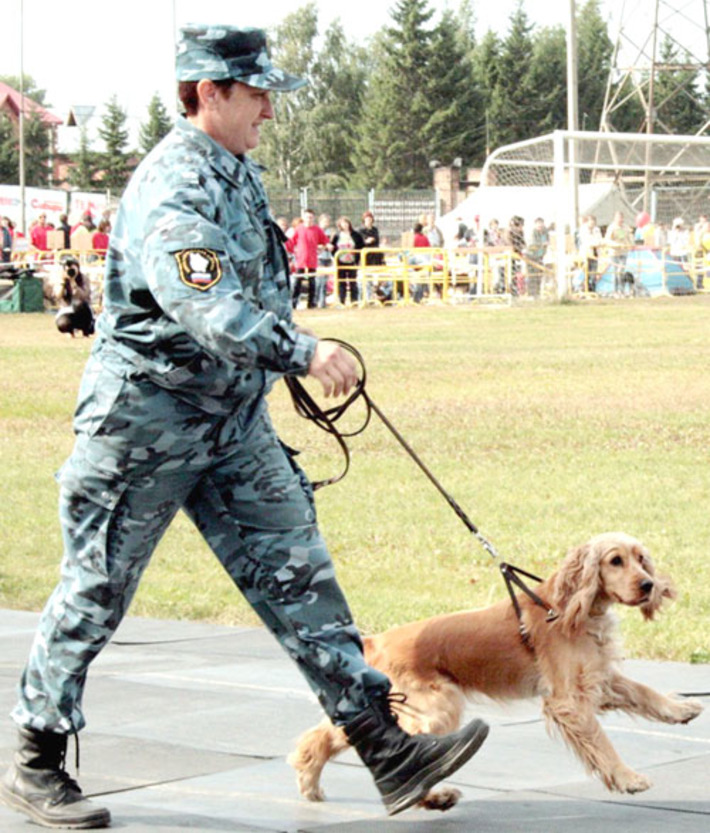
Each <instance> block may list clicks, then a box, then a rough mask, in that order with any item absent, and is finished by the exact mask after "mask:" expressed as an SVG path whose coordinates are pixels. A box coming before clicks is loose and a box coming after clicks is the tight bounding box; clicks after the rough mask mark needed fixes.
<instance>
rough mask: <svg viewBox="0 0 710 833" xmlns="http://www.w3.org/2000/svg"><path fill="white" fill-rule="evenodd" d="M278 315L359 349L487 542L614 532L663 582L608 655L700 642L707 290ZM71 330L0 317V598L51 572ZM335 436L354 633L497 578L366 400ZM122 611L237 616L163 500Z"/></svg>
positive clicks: (317, 451)
mask: <svg viewBox="0 0 710 833" xmlns="http://www.w3.org/2000/svg"><path fill="white" fill-rule="evenodd" d="M299 322H300V323H302V324H305V325H307V326H310V327H312V328H313V329H315V330H316V331H317V332H318V333H319V334H320V335H323V336H333V337H337V338H342V339H345V340H347V341H350V342H351V343H353V344H354V345H355V346H356V347H357V348H358V349H359V350H360V351H361V352H362V354H363V356H364V357H365V360H366V362H367V370H368V391H369V394H370V396H371V397H372V399H373V400H374V401H375V402H376V403H377V404H378V405H379V407H380V408H381V409H382V410H383V411H384V412H385V414H386V415H387V416H388V417H389V418H390V419H391V421H392V422H393V423H394V424H395V425H396V426H397V428H398V429H399V430H400V431H401V432H402V434H403V435H404V436H405V437H406V438H407V440H408V441H409V443H410V444H411V445H412V446H413V447H414V448H415V449H416V450H417V451H418V453H419V454H420V456H421V457H422V458H423V459H424V461H425V462H426V464H427V465H428V466H429V468H430V469H431V470H432V471H433V472H434V473H435V475H436V476H437V477H438V479H439V480H440V481H441V482H442V484H443V485H444V487H445V488H446V489H447V490H448V491H449V492H450V493H451V494H452V496H453V497H454V498H455V499H456V500H457V501H458V503H459V504H460V505H461V506H462V508H463V509H464V510H465V511H466V512H467V514H468V515H469V516H470V517H471V519H472V520H473V521H474V522H475V523H476V524H477V525H478V526H479V527H480V529H481V531H482V532H483V534H484V535H486V536H487V537H488V538H490V539H491V540H492V542H493V543H494V544H495V546H496V547H497V549H498V550H499V552H500V553H501V555H502V556H503V557H504V558H505V559H506V560H508V561H510V562H512V563H514V564H517V565H518V566H520V567H522V568H524V569H527V570H529V571H531V572H535V573H537V574H538V575H548V574H549V573H550V572H552V571H553V570H554V569H555V566H556V564H557V563H558V562H559V561H560V559H561V558H562V557H563V555H564V553H565V551H566V550H567V549H568V548H569V547H571V546H575V545H577V544H580V543H582V542H583V541H585V540H586V539H587V538H589V537H591V536H592V535H594V534H597V533H599V532H603V531H606V530H613V529H621V530H624V531H626V532H629V533H631V534H633V535H636V536H638V537H639V538H641V539H642V540H643V541H644V542H645V543H646V544H647V545H648V546H649V548H650V549H651V552H652V554H653V556H654V557H655V560H656V562H657V564H658V565H659V566H660V569H661V570H662V571H664V572H668V573H670V574H671V575H672V576H673V577H674V579H675V581H676V583H677V585H678V589H679V599H678V601H677V602H676V603H675V604H674V605H673V606H671V607H669V608H668V610H667V612H666V614H665V615H664V616H662V617H661V618H660V619H659V620H658V621H657V622H654V623H645V624H644V623H642V622H641V621H640V616H638V614H637V613H636V612H634V611H623V612H622V613H621V618H622V621H623V632H624V638H625V643H626V647H627V653H628V654H630V655H633V656H637V657H648V658H663V659H676V660H686V661H687V660H691V659H694V660H699V661H710V629H709V628H708V624H707V623H708V615H709V614H710V564H709V560H708V557H707V556H708V552H709V551H710V546H709V544H710V525H709V524H708V521H707V517H708V499H709V490H708V485H709V484H708V480H709V476H708V454H709V452H708V449H710V373H708V367H710V341H709V338H708V334H709V333H710V299H708V298H705V297H702V298H674V299H655V300H638V299H637V300H633V301H609V302H579V303H569V304H549V305H540V306H533V305H530V304H521V305H519V306H512V307H496V308H492V307H485V306H480V307H479V306H466V307H456V308H453V307H447V308H442V307H439V308H436V307H426V308H425V307H415V308H407V309H365V310H353V311H338V310H317V311H311V312H305V311H304V312H299ZM90 345H91V342H90V341H89V340H84V339H75V340H71V339H69V338H67V337H62V336H60V335H59V334H58V333H57V332H56V330H55V328H54V325H53V320H52V317H51V316H50V315H42V314H39V315H3V316H1V317H0V382H1V387H0V420H1V429H2V430H1V432H0V444H1V446H0V447H1V448H2V479H1V481H0V490H1V492H2V504H1V505H2V524H1V525H0V606H4V607H16V608H24V609H38V608H39V607H41V605H42V604H43V602H44V600H45V598H46V597H47V595H48V593H49V591H50V590H51V588H52V586H53V584H54V582H55V580H56V576H57V568H58V562H59V557H60V554H61V543H60V534H59V527H58V523H57V520H56V497H57V496H56V486H55V484H54V480H53V473H54V471H55V470H56V469H57V468H58V467H59V465H61V463H62V461H63V459H64V458H65V457H66V455H67V454H68V453H69V451H70V449H71V443H72V434H71V413H72V410H73V406H74V399H75V396H76V390H77V386H78V382H79V377H80V374H81V370H82V367H83V364H84V361H85V359H86V355H87V353H88V350H89V348H90ZM281 387H282V386H279V388H281ZM355 410H359V406H356V408H355ZM272 412H273V414H274V417H275V421H276V423H277V424H278V425H279V427H280V429H281V431H282V434H283V437H284V440H285V441H286V442H287V443H288V444H289V445H293V446H296V447H298V448H301V449H302V450H303V454H302V455H301V457H300V460H301V462H302V464H303V465H304V467H305V468H306V470H307V471H308V473H309V474H310V475H311V476H312V477H313V478H314V479H317V478H321V477H325V476H329V475H331V474H334V473H335V472H336V471H338V470H339V467H340V466H341V459H340V457H339V456H338V455H339V452H338V450H337V446H336V444H335V443H334V441H333V440H332V439H331V438H329V437H327V436H326V435H325V434H322V433H321V432H319V431H317V429H315V428H313V427H312V426H311V425H309V424H307V423H305V422H304V421H303V420H302V419H300V418H299V417H297V416H296V414H295V413H294V411H293V409H292V406H291V404H290V400H288V397H287V395H286V392H285V390H281V389H279V390H277V391H275V392H274V395H273V396H272ZM347 420H348V422H349V423H350V424H353V425H354V424H355V422H356V420H355V417H354V416H353V420H350V417H348V418H347ZM350 447H351V452H352V463H351V470H350V473H349V475H348V476H347V478H346V479H345V480H344V481H342V482H341V483H339V484H337V485H335V486H332V487H330V488H328V489H325V490H323V491H321V492H319V493H318V507H319V513H320V522H321V526H322V529H323V531H324V533H325V536H326V539H327V540H328V542H329V545H330V548H331V551H332V554H333V557H334V560H335V562H336V565H337V568H338V574H339V577H340V580H341V583H342V585H343V586H344V588H345V590H346V593H347V595H348V598H349V600H350V602H351V605H352V607H353V609H354V611H355V615H356V619H357V621H358V622H359V624H360V625H361V627H362V629H363V630H364V631H368V632H369V631H373V630H379V629H381V628H383V627H386V626H388V625H392V624H395V623H398V622H403V621H405V620H408V619H412V618H419V617H423V616H429V615H431V614H433V613H436V612H441V611H446V610H455V609H460V608H465V607H480V606H482V605H485V604H488V603H489V602H491V601H493V600H496V599H499V598H503V597H504V595H505V592H506V591H505V587H504V584H503V582H502V580H501V578H500V576H499V573H498V571H497V569H496V567H495V564H494V562H493V560H492V559H491V557H490V556H489V555H488V554H487V553H486V552H485V551H484V550H483V549H482V548H481V546H480V544H479V543H478V542H477V541H476V540H475V538H473V537H472V536H471V535H470V533H469V532H468V531H467V530H466V529H465V527H464V526H463V524H462V523H461V522H460V520H459V519H458V518H457V517H456V516H455V515H454V513H453V512H452V511H451V509H450V507H449V506H448V505H447V504H446V502H445V501H444V500H443V499H442V497H441V496H440V495H439V493H438V492H437V491H436V490H435V489H434V487H433V486H432V485H431V484H430V483H429V481H428V480H427V479H426V478H425V477H424V475H423V474H422V473H421V472H420V471H419V469H418V468H417V467H416V466H415V465H414V463H413V462H412V461H411V460H410V459H409V458H408V457H407V456H406V454H405V453H404V451H403V450H402V449H401V447H400V446H399V445H398V444H397V442H396V441H395V439H394V438H393V437H392V436H391V434H389V432H387V431H386V429H385V428H384V426H383V425H382V424H381V423H380V422H379V420H377V418H376V417H373V422H372V424H371V426H370V427H369V428H368V429H367V431H366V432H365V433H364V434H361V435H359V436H357V437H355V438H353V439H352V441H351V442H350ZM131 612H132V613H133V614H138V615H147V616H157V617H177V618H189V619H205V620H210V621H216V622H223V623H253V622H254V618H253V616H252V614H251V611H250V609H249V607H248V606H247V605H246V604H245V603H244V602H243V601H242V599H241V597H240V596H239V594H238V592H237V591H236V590H235V589H234V588H233V587H232V585H231V583H230V582H229V580H228V579H227V577H226V575H225V574H223V573H222V571H221V568H220V567H219V565H218V564H217V563H216V560H215V559H213V558H212V557H211V555H210V553H209V552H208V550H207V549H206V547H205V546H204V544H203V543H202V541H201V539H200V538H199V537H198V536H197V535H196V533H195V531H194V530H193V528H192V527H191V526H190V524H189V522H188V521H187V520H186V519H185V518H183V517H180V518H179V519H178V520H177V522H176V523H175V524H174V525H173V527H172V528H171V529H170V531H169V533H168V535H167V536H166V538H165V540H164V541H163V542H162V544H161V546H160V547H159V549H158V551H157V552H156V554H155V556H154V559H153V562H152V564H151V566H150V567H149V569H148V571H147V573H146V575H145V578H144V580H143V584H142V586H141V588H140V590H139V592H138V595H137V597H136V601H135V603H134V605H133V608H132V611H131Z"/></svg>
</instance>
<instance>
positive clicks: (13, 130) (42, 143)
mask: <svg viewBox="0 0 710 833" xmlns="http://www.w3.org/2000/svg"><path fill="white" fill-rule="evenodd" d="M0 81H2V82H3V83H5V84H7V85H8V86H9V87H12V89H14V90H16V91H18V92H19V90H20V86H22V88H23V94H24V96H25V98H28V99H31V100H32V101H34V102H35V103H36V104H39V105H40V106H43V107H44V106H45V104H44V100H45V96H46V92H45V90H41V89H39V88H38V87H37V85H36V83H35V81H34V79H33V78H32V76H31V75H26V74H23V76H22V85H21V84H20V76H18V75H0ZM23 131H24V146H25V154H24V155H25V184H26V185H29V186H34V187H36V188H43V187H45V186H46V185H47V184H48V183H49V173H50V168H49V164H50V128H48V127H47V125H46V124H45V123H44V122H43V121H42V119H41V117H40V116H39V114H38V113H36V112H32V111H29V112H25V118H24V125H23ZM19 181H20V134H19V128H18V126H17V125H16V124H14V123H13V121H12V120H11V119H10V117H9V116H8V115H6V114H3V113H1V112H0V182H4V183H7V184H8V185H17V184H18V183H19Z"/></svg>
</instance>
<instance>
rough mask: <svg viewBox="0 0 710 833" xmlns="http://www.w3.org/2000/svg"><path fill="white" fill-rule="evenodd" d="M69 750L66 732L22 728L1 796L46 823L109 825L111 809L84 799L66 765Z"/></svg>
mask: <svg viewBox="0 0 710 833" xmlns="http://www.w3.org/2000/svg"><path fill="white" fill-rule="evenodd" d="M66 751H67V736H66V735H59V734H56V733H54V732H37V731H35V730H33V729H20V745H19V747H18V748H17V751H16V752H15V759H14V763H13V764H12V765H11V766H10V768H9V769H8V771H7V773H6V774H5V777H4V778H3V780H2V782H0V798H1V799H2V800H3V801H4V802H5V804H7V805H8V807H12V808H13V809H14V810H19V812H21V813H25V815H27V816H29V817H30V818H31V819H32V821H34V822H36V823H37V824H41V825H43V826H44V827H55V828H69V829H73V830H88V829H93V828H96V827H108V826H109V825H110V823H111V815H110V813H109V811H108V810H107V809H106V808H105V807H97V806H96V805H95V804H92V802H91V801H88V800H87V799H85V798H84V796H83V795H82V793H81V789H80V788H79V785H78V784H77V783H76V781H74V779H73V778H71V777H70V776H69V774H68V773H67V772H66V770H65V769H64V760H65V757H66Z"/></svg>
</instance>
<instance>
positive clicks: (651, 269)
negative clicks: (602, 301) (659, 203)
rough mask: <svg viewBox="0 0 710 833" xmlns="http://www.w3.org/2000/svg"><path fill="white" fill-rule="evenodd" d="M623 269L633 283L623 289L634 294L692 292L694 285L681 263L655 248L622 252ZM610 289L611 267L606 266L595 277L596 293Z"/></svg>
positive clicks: (610, 292)
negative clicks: (625, 253) (623, 259)
mask: <svg viewBox="0 0 710 833" xmlns="http://www.w3.org/2000/svg"><path fill="white" fill-rule="evenodd" d="M624 271H625V272H626V273H628V274H629V275H633V279H634V280H633V283H631V282H627V283H626V284H624V288H623V291H624V292H626V293H628V294H635V295H662V294H665V293H669V294H670V295H692V294H693V293H694V292H695V284H694V283H693V281H692V279H691V278H690V276H689V275H688V273H687V272H686V271H685V270H684V269H683V267H682V265H681V264H680V263H678V262H677V261H675V260H671V259H670V258H669V257H668V255H667V254H664V253H663V252H662V251H660V250H659V249H634V250H633V251H630V252H629V253H628V254H627V255H626V266H625V268H624ZM613 292H614V266H613V265H610V266H607V268H606V269H605V270H604V272H603V273H602V274H601V275H600V276H599V279H598V280H597V293H598V294H599V295H611V294H612V293H613Z"/></svg>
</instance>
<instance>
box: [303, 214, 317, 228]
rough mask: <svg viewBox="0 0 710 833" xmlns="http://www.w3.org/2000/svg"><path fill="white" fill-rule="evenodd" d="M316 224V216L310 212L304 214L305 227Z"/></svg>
mask: <svg viewBox="0 0 710 833" xmlns="http://www.w3.org/2000/svg"><path fill="white" fill-rule="evenodd" d="M315 222H316V215H315V214H312V213H311V212H310V211H306V212H304V214H303V224H304V225H305V226H312V225H314V224H315Z"/></svg>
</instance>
